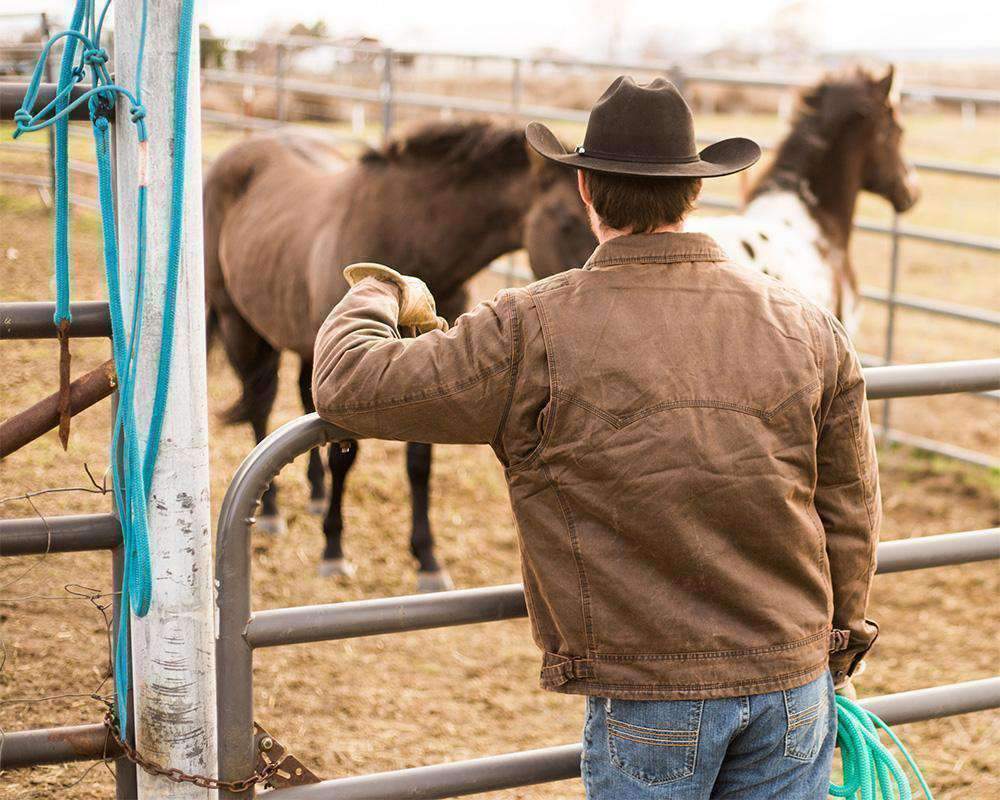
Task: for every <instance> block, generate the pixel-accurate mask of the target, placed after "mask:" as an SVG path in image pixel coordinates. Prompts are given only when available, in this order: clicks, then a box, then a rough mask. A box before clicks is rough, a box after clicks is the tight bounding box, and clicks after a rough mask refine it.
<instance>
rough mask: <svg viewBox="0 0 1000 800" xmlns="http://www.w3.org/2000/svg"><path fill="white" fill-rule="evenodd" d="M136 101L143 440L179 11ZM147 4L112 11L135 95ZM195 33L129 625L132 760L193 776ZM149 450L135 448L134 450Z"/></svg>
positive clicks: (198, 573) (154, 778)
mask: <svg viewBox="0 0 1000 800" xmlns="http://www.w3.org/2000/svg"><path fill="white" fill-rule="evenodd" d="M148 8H149V20H148V32H147V39H146V48H145V63H144V65H143V83H144V85H143V102H144V104H145V106H146V122H147V124H148V126H149V142H148V159H147V161H146V165H145V169H144V168H143V165H142V164H141V163H140V157H139V148H138V146H137V144H136V132H135V128H134V126H133V125H132V123H131V122H129V114H128V108H127V107H125V106H124V104H123V105H122V106H120V107H119V108H118V115H117V120H118V122H117V123H116V125H115V136H116V145H117V149H116V159H117V189H118V199H117V204H118V246H119V250H120V253H121V272H122V294H123V296H124V298H125V306H126V307H125V316H126V319H129V318H130V317H131V308H130V307H129V306H130V300H129V298H131V296H132V292H133V287H134V285H135V278H136V275H135V264H136V236H135V231H136V192H137V186H138V181H139V179H140V175H142V174H143V173H145V176H146V182H147V185H148V187H149V203H148V209H149V211H148V213H149V218H148V238H147V263H146V276H145V299H144V306H143V309H144V311H143V314H144V316H143V331H142V346H141V350H140V355H139V361H138V366H137V381H136V397H135V416H136V423H137V425H138V428H139V430H140V432H144V431H146V430H147V429H148V426H149V418H150V412H151V410H152V405H153V395H154V391H155V385H156V369H157V364H158V353H159V346H160V330H161V324H162V319H163V311H164V308H163V301H164V285H165V281H166V272H167V242H168V231H169V213H170V193H171V181H172V178H171V173H172V169H173V158H174V149H175V147H174V141H173V130H174V127H173V126H174V118H173V117H174V115H173V104H174V95H175V70H176V59H177V31H178V25H179V22H180V17H181V0H159V1H158V2H156V3H149V4H148ZM141 18H142V0H118V2H117V3H116V4H115V74H116V76H117V79H118V80H119V81H120V82H122V83H124V84H125V85H126V86H128V87H130V88H131V87H132V86H133V81H134V76H135V66H136V56H137V51H138V47H139V25H140V21H141ZM197 30H198V24H197V20H195V21H194V24H193V31H194V33H193V35H192V41H191V59H190V65H191V66H190V73H189V82H188V97H187V139H186V152H185V153H184V156H185V166H186V173H185V201H184V213H183V245H182V248H181V265H180V276H179V280H178V291H177V305H176V327H175V334H174V343H173V360H172V364H171V374H170V393H169V396H168V401H167V409H166V412H165V415H164V420H163V433H162V437H161V443H160V451H159V460H158V462H157V466H156V471H155V473H154V476H153V483H152V495H151V497H150V500H149V535H150V554H151V560H152V577H153V594H152V603H151V606H150V609H149V613H148V614H147V615H146V616H145V617H144V618H142V619H139V618H137V617H135V616H134V615H133V617H132V635H131V641H132V672H133V684H134V707H135V738H136V747H137V749H138V751H139V753H140V754H142V755H143V756H145V757H146V758H148V759H151V760H153V761H155V762H157V763H159V764H161V765H163V766H164V767H167V768H176V769H178V770H180V771H181V772H184V773H187V774H201V775H214V774H215V773H216V745H215V731H216V724H215V633H214V616H213V607H214V606H213V598H212V555H211V551H212V547H211V528H210V514H211V510H210V496H209V481H208V410H207V399H206V391H205V386H206V376H205V309H204V297H205V294H204V265H203V254H202V225H201V219H202V217H201V114H200V102H199V84H198V63H199V60H198V36H197ZM144 446H145V442H141V443H140V449H141V448H143V447H144ZM138 789H139V791H138V795H139V798H140V800H153V798H156V800H181V798H183V799H184V800H190V799H191V798H198V799H199V800H207V799H210V798H213V797H214V796H215V792H214V791H213V790H209V789H203V788H199V787H197V786H195V785H194V784H193V783H190V782H180V783H174V782H173V781H171V780H168V779H167V778H165V777H162V776H159V775H152V774H150V773H148V772H145V771H142V770H140V771H139V778H138Z"/></svg>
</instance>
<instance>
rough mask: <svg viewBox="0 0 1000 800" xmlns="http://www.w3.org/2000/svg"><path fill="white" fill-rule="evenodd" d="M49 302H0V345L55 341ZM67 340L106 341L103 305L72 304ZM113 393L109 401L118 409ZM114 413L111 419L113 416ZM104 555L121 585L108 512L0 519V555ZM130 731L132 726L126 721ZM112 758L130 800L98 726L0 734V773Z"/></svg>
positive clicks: (119, 771)
mask: <svg viewBox="0 0 1000 800" xmlns="http://www.w3.org/2000/svg"><path fill="white" fill-rule="evenodd" d="M54 311H55V304H54V303H0V341H8V340H19V339H20V340H23V339H55V338H56V335H57V334H56V327H55V326H54V325H53V324H52V317H53V313H54ZM70 311H71V313H72V315H73V326H72V329H71V331H70V334H69V335H70V336H72V337H73V338H75V339H79V338H97V339H108V340H110V339H111V315H110V312H109V311H108V304H107V303H103V302H99V301H86V302H79V303H73V304H72V305H71V307H70ZM117 399H118V395H117V393H115V394H114V395H113V402H114V403H117ZM114 413H115V412H114V407H113V408H112V411H111V417H112V419H113V418H114ZM85 551H105V552H108V551H110V553H111V585H112V586H121V583H122V571H123V569H124V563H125V553H124V547H123V545H122V532H121V525H120V524H119V521H118V518H117V517H116V516H115V514H114V508H112V512H111V513H108V514H73V515H64V516H56V517H45V518H42V517H41V516H37V517H26V518H23V519H6V520H0V557H8V556H30V555H40V556H45V555H48V554H51V553H80V552H85ZM112 598H113V599H112V614H111V619H112V626H113V627H112V641H116V640H117V638H118V624H119V606H120V593H119V592H117V591H116V592H113V593H112ZM130 728H131V723H130ZM103 758H114V759H115V794H116V797H117V798H118V800H129V798H134V797H136V774H135V765H134V764H133V763H132V762H131V761H129V760H128V759H127V758H124V757H122V753H121V751H120V750H119V748H118V747H117V745H116V744H115V742H114V740H113V739H111V738H110V736H109V731H108V728H107V727H106V726H105V725H104V724H103V723H93V724H90V725H67V726H62V727H56V728H43V729H36V730H26V731H2V732H0V772H2V771H3V770H5V769H16V768H19V767H31V766H38V765H40V764H60V763H64V762H67V761H92V760H96V759H103Z"/></svg>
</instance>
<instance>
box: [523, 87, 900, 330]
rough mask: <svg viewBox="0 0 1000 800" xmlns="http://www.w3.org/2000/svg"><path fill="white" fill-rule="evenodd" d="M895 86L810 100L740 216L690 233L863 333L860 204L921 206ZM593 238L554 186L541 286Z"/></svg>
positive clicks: (826, 90)
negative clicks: (856, 241)
mask: <svg viewBox="0 0 1000 800" xmlns="http://www.w3.org/2000/svg"><path fill="white" fill-rule="evenodd" d="M892 80H893V71H892V69H891V68H890V69H889V72H888V73H887V74H886V75H884V76H882V77H874V76H872V75H870V74H868V73H867V72H864V71H862V70H855V71H852V72H849V73H845V74H841V75H830V76H828V77H826V78H825V79H824V80H822V81H821V82H819V83H818V84H817V85H816V86H813V87H811V88H809V89H806V90H804V91H803V92H802V93H801V95H800V97H799V104H798V109H797V111H796V114H795V118H794V120H793V121H792V126H791V130H790V131H789V133H788V134H787V136H786V137H785V138H784V140H783V141H782V142H781V144H780V145H779V146H778V148H777V152H776V153H775V156H774V158H773V159H772V161H771V163H770V164H769V165H768V167H767V168H766V169H765V170H764V171H763V173H762V174H761V175H760V177H759V178H758V179H757V181H756V182H755V183H754V185H753V186H752V187H751V189H750V191H749V193H748V196H747V202H746V204H745V206H744V207H743V209H742V211H741V212H740V213H739V214H736V215H732V216H726V217H706V216H702V215H700V214H696V215H695V216H693V217H692V218H691V219H689V220H688V221H687V223H686V224H685V229H686V230H691V231H702V232H704V233H707V234H709V235H711V236H712V237H713V238H714V239H715V240H716V241H717V242H718V243H719V244H720V245H721V246H722V247H723V249H724V250H726V252H727V253H728V255H729V257H730V258H732V259H733V260H735V261H737V262H739V263H742V264H744V265H745V266H748V267H750V268H751V269H755V270H760V271H763V272H765V273H766V274H769V275H772V276H773V277H775V278H778V279H779V280H781V281H783V282H785V283H788V284H790V285H792V286H794V287H795V288H796V289H798V290H799V291H800V292H801V293H802V294H804V295H805V296H806V297H808V298H810V299H812V300H813V301H815V302H816V303H818V304H820V305H822V306H824V307H826V308H829V309H830V310H832V311H834V312H835V313H836V314H837V316H838V317H839V318H840V319H841V320H843V321H844V323H845V324H846V325H847V326H848V329H849V330H853V329H855V328H856V326H857V315H856V306H857V300H858V282H857V277H856V275H855V273H854V269H853V268H852V265H851V262H850V258H849V245H850V238H851V231H852V229H853V225H854V210H855V206H856V204H857V199H858V195H859V194H860V192H861V191H868V192H872V193H874V194H876V195H878V196H880V197H883V198H885V199H886V200H888V201H889V202H890V203H891V204H892V206H893V208H894V209H896V211H906V210H907V209H909V208H910V207H911V206H912V205H913V204H914V203H915V202H916V201H917V199H918V196H919V192H918V188H917V182H916V173H915V172H914V170H913V168H912V167H910V166H909V165H908V164H907V163H906V161H905V160H904V158H903V155H902V149H901V145H902V134H903V129H902V127H901V126H900V124H899V119H898V117H897V112H896V108H895V106H894V104H893V102H892V100H891V97H890V92H891V88H892ZM587 229H588V223H587V219H586V215H585V213H584V208H583V204H582V202H581V201H580V198H579V195H578V193H577V192H576V188H575V186H572V185H567V184H566V183H565V182H561V183H553V184H552V186H551V188H550V189H549V191H548V192H547V194H546V196H545V197H544V198H543V199H542V200H540V201H539V202H537V203H536V204H535V206H534V208H533V209H532V210H531V212H530V213H529V217H528V221H527V225H526V231H525V242H526V245H527V247H528V252H529V254H530V256H531V265H532V269H533V270H534V272H535V274H536V276H538V277H544V276H546V275H550V274H553V273H555V272H559V271H561V270H563V269H565V268H566V265H567V258H571V257H573V255H574V254H572V253H567V252H564V251H565V249H566V242H569V241H572V240H574V239H578V238H579V237H580V236H581V235H582V234H583V232H584V231H586V230H587ZM594 244H596V241H592V244H591V247H592V246H593V245H594ZM560 248H562V251H561V250H560ZM581 256H582V254H581V253H578V254H576V257H577V258H580V257H581ZM569 263H573V262H569ZM577 263H579V262H577Z"/></svg>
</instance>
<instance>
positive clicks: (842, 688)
mask: <svg viewBox="0 0 1000 800" xmlns="http://www.w3.org/2000/svg"><path fill="white" fill-rule="evenodd" d="M866 667H867V664H866V663H865V662H864V661H862V662H861V663H860V664H858V666H857V667H856V668H855V670H854V675H861V674H862V673H863V672H864V671H865V668H866ZM833 690H834V691H835V692H836V693H837V694H839V695H841V696H842V697H846V698H847V699H848V700H857V699H858V690H857V689H856V688H855V686H854V680H853V679H852V676H850V675H845V676H844V678H843V679H842V680H841V681H840V682H838V683H835V684H834V685H833Z"/></svg>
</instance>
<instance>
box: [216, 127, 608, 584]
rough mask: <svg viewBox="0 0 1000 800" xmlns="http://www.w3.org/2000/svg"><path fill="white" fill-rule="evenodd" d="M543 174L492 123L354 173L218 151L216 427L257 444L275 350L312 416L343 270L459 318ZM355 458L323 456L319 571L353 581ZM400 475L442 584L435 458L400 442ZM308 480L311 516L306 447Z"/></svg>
mask: <svg viewBox="0 0 1000 800" xmlns="http://www.w3.org/2000/svg"><path fill="white" fill-rule="evenodd" d="M545 174H546V171H545V169H544V168H542V167H538V166H536V167H535V168H533V167H532V161H531V160H530V158H529V156H528V152H527V148H526V146H525V140H524V134H523V133H522V132H520V131H515V130H512V129H509V128H506V127H500V126H496V125H493V124H491V123H488V122H472V123H432V124H429V125H424V126H423V127H421V128H419V129H418V130H416V131H414V132H413V133H411V134H410V135H408V136H404V137H402V138H400V139H398V140H396V141H394V142H392V143H390V144H389V145H388V146H386V147H385V148H383V149H380V150H371V151H368V152H367V153H366V154H364V155H363V156H362V157H361V158H360V159H359V160H357V161H344V160H343V159H341V158H338V157H336V155H335V154H334V153H333V152H332V151H329V150H328V149H326V148H325V147H324V146H323V145H320V144H319V143H317V142H315V141H312V140H309V139H306V138H298V139H279V138H270V137H260V138H251V139H247V140H245V141H243V142H241V143H239V144H237V145H234V146H233V147H231V148H230V149H229V150H227V151H226V152H225V153H224V154H223V155H222V156H221V157H220V158H219V159H218V160H217V161H216V162H215V164H214V165H213V166H212V169H211V171H210V172H209V174H208V177H207V179H206V182H205V189H204V201H205V202H204V207H205V269H206V291H207V296H208V304H209V308H210V313H211V314H212V315H213V317H214V320H213V321H214V323H215V324H214V327H215V329H216V330H217V332H218V336H219V338H220V339H221V340H222V343H223V345H224V347H225V350H226V354H227V356H228V357H229V361H230V362H231V364H232V365H233V367H234V369H235V370H236V373H237V375H238V376H239V379H240V382H241V384H242V396H241V398H240V399H239V400H238V401H237V403H236V404H235V405H234V406H233V407H232V409H230V411H229V412H228V413H227V415H226V416H227V419H228V420H229V421H230V422H249V423H250V424H251V425H252V426H253V430H254V434H255V436H256V438H257V441H260V440H261V439H262V438H263V437H264V436H265V435H266V433H267V424H268V417H269V415H270V411H271V407H272V405H273V403H274V399H275V395H276V392H277V370H278V358H279V353H280V352H281V351H282V350H290V351H293V352H295V353H297V354H298V356H299V358H300V362H301V366H300V378H299V391H300V393H301V398H302V403H303V406H304V408H305V410H306V411H307V412H308V411H312V410H313V404H312V398H311V396H310V377H311V374H312V351H313V341H314V339H315V337H316V333H317V331H318V330H319V327H320V325H321V324H322V322H323V320H324V319H325V318H326V316H327V314H328V313H329V312H330V309H331V308H333V306H334V305H336V303H337V301H338V300H339V299H340V298H341V297H342V296H343V294H344V293H345V292H346V291H347V284H346V282H345V281H344V279H343V277H342V274H341V270H342V269H343V267H344V266H345V265H347V264H350V263H352V262H355V261H378V262H383V263H386V264H391V265H392V266H394V267H396V268H397V269H399V270H400V271H402V272H404V273H407V274H410V275H416V276H418V277H420V278H422V279H423V280H424V281H425V282H426V283H427V285H428V286H429V287H430V289H431V291H432V292H433V293H434V296H435V298H437V302H438V310H439V312H440V313H441V314H442V315H443V316H445V317H447V318H449V319H450V320H452V321H454V319H455V317H457V316H458V315H459V314H460V313H461V312H462V311H463V310H464V306H465V292H464V289H463V285H464V283H465V282H466V280H468V279H469V278H470V277H472V275H474V274H475V273H476V272H478V271H479V270H480V269H482V268H483V267H485V266H486V265H487V264H489V263H490V262H491V261H493V260H495V259H496V258H498V257H499V256H501V255H503V254H504V253H509V252H511V251H514V250H518V249H520V248H521V246H522V241H523V238H524V219H525V215H526V214H528V213H530V210H531V208H532V206H533V204H534V203H535V202H536V200H537V199H538V198H539V197H540V196H541V195H540V187H543V186H548V185H549V184H548V183H547V181H546V180H540V179H539V176H544V175H545ZM560 177H562V176H560ZM563 180H565V178H563ZM574 235H575V236H576V237H577V238H579V239H580V242H581V243H582V246H579V245H578V246H577V248H576V249H577V251H578V252H579V253H581V254H582V253H583V251H584V250H585V249H586V248H587V246H588V243H589V241H590V233H589V231H583V232H582V233H579V232H577V233H576V234H574V233H573V232H572V231H567V233H566V238H567V239H568V240H572V239H573V238H574ZM567 263H569V262H567ZM356 455H357V447H356V446H352V447H351V448H350V449H349V450H347V451H346V452H341V451H340V449H339V448H337V447H333V448H331V449H330V453H329V465H330V469H331V471H332V473H333V485H332V493H331V496H330V503H329V506H328V508H327V509H326V515H325V519H324V523H323V532H324V534H325V536H326V546H325V549H324V553H323V564H322V567H321V569H322V571H323V572H324V573H325V574H345V573H346V574H350V572H351V571H352V567H351V565H350V563H349V562H347V561H346V560H345V559H344V554H343V550H342V547H341V533H342V530H343V522H342V515H341V498H342V494H343V490H344V480H345V478H346V476H347V472H348V470H349V469H350V467H351V464H352V463H353V462H354V459H355V456H356ZM406 464H407V471H408V474H409V478H410V482H411V487H412V491H413V494H412V511H413V527H412V536H411V549H412V551H413V554H414V556H415V557H416V559H417V561H418V563H419V574H418V585H419V587H420V588H421V589H437V588H444V587H446V586H448V585H449V580H448V576H447V573H446V572H445V571H444V570H442V569H441V567H440V565H439V563H438V562H437V560H436V558H435V556H434V551H433V541H432V536H431V530H430V523H429V520H428V483H429V476H430V464H431V449H430V446H429V445H422V444H410V445H408V447H407V459H406ZM307 474H308V477H309V482H310V486H311V503H310V505H311V506H312V507H313V510H318V509H321V508H322V506H323V499H324V496H325V485H324V484H325V470H324V467H323V462H322V458H321V456H320V455H319V453H317V452H316V451H313V452H312V453H311V454H310V459H309V468H308V473H307ZM262 505H263V507H262V513H261V515H260V517H259V518H258V526H260V527H262V528H264V529H266V530H270V531H272V532H277V531H279V530H280V529H281V528H282V527H283V522H282V520H281V517H280V516H279V515H278V507H277V497H276V490H275V488H274V487H273V486H272V487H271V488H270V489H269V490H268V492H267V493H266V494H265V495H264V498H263V503H262Z"/></svg>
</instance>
